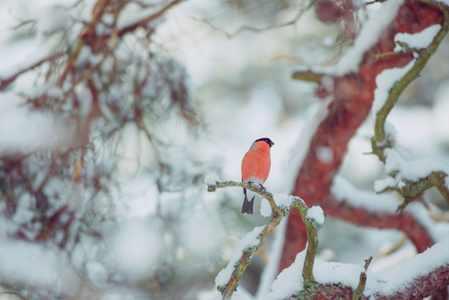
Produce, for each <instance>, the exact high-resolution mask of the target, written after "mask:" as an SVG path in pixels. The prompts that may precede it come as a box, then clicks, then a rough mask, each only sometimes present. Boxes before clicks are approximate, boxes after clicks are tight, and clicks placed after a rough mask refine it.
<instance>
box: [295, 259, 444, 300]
mask: <svg viewBox="0 0 449 300" xmlns="http://www.w3.org/2000/svg"><path fill="white" fill-rule="evenodd" d="M368 277H369V273H368ZM448 284H449V265H446V266H442V267H439V268H436V269H435V270H432V271H431V272H429V273H428V274H425V275H423V276H421V277H419V278H416V279H415V280H414V281H413V284H411V285H409V286H407V288H406V290H405V291H403V292H396V293H393V294H391V295H388V296H386V295H382V294H380V293H379V292H378V293H374V295H373V296H372V297H367V296H364V295H362V296H361V297H360V299H361V300H368V299H370V300H371V299H376V300H402V299H424V298H425V297H428V296H430V295H434V294H435V293H436V292H437V291H440V290H442V289H443V288H444V287H446V286H447V285H448ZM353 292H354V291H353V290H352V289H351V288H350V287H347V286H343V285H341V284H337V283H333V284H323V285H318V286H315V289H314V291H313V293H311V294H310V295H305V299H310V300H327V299H345V300H352V299H353V298H352V297H353ZM446 295H447V294H446ZM288 299H290V300H294V299H304V298H300V297H299V296H297V295H292V296H291V297H290V298H288ZM442 299H443V298H442ZM444 299H446V298H444Z"/></svg>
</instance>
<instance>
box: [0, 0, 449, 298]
mask: <svg viewBox="0 0 449 300" xmlns="http://www.w3.org/2000/svg"><path fill="white" fill-rule="evenodd" d="M103 2H105V1H103ZM106 2H107V1H106ZM99 3H100V4H101V1H93V0H86V1H75V0H64V1H60V0H59V1H56V0H45V1H26V0H16V1H14V2H13V1H0V20H1V21H0V44H1V46H0V82H1V84H2V85H1V93H0V199H1V202H0V211H1V213H0V214H1V222H0V239H2V242H0V262H1V263H0V282H1V284H0V285H1V286H2V287H3V289H4V291H5V294H4V295H0V299H13V298H14V297H16V298H26V299H61V298H64V297H66V298H72V297H75V296H74V295H76V297H78V298H80V299H82V298H85V299H87V298H89V297H92V296H91V295H95V298H98V299H146V298H150V299H213V298H216V297H217V296H218V295H219V294H218V292H217V291H216V289H215V285H214V278H215V276H216V274H217V273H218V272H219V271H220V270H221V269H222V268H223V267H224V266H226V263H227V261H228V260H229V259H230V257H231V255H232V253H233V249H234V246H235V244H236V242H238V241H239V239H240V238H241V237H242V236H244V235H245V234H246V233H247V232H248V231H250V230H252V228H253V227H254V226H260V225H264V224H266V223H267V222H268V218H264V217H262V216H261V215H260V214H259V212H258V207H259V206H260V201H261V199H258V200H257V201H256V206H255V214H254V215H241V214H240V208H241V205H242V200H243V193H242V191H241V189H237V188H227V189H223V190H219V191H217V192H215V193H208V192H207V188H206V185H205V183H204V177H205V175H207V174H210V173H215V174H218V175H219V176H220V178H221V179H223V180H235V181H238V180H239V179H240V178H241V177H240V176H241V173H240V163H241V159H242V157H243V155H244V154H245V152H246V151H247V150H248V148H249V147H250V146H251V143H252V142H253V141H254V140H256V139H258V138H261V137H269V138H270V139H271V140H273V142H274V143H275V145H274V146H273V147H272V150H271V156H272V167H271V172H270V176H269V178H268V180H267V182H266V184H265V186H266V187H267V188H268V189H269V190H270V191H272V192H280V193H286V194H288V193H290V192H291V189H292V187H293V181H294V180H295V176H296V173H297V172H298V168H299V164H300V161H301V155H302V154H301V153H303V152H304V149H303V148H304V147H305V146H307V144H306V142H305V140H306V139H304V136H310V134H312V132H310V127H308V126H307V125H308V124H309V123H310V122H313V117H314V116H315V115H314V112H315V111H316V109H317V107H318V106H319V104H320V103H321V102H322V101H323V100H321V99H319V98H317V97H316V96H315V93H316V85H315V84H313V83H307V82H301V81H295V80H293V79H292V78H291V75H292V73H293V72H294V71H295V70H296V69H297V68H298V67H308V66H317V65H320V66H324V65H330V64H333V63H335V62H336V61H338V58H339V57H340V56H341V55H342V53H344V52H345V50H346V49H348V48H349V47H351V44H352V42H353V39H354V38H355V36H356V35H357V32H358V31H359V30H360V28H361V27H362V26H363V24H364V22H365V21H366V20H367V19H368V18H369V17H370V15H371V13H372V12H374V11H376V9H378V7H379V6H378V4H372V5H365V4H366V3H365V2H364V1H353V2H351V1H334V2H327V1H321V4H320V2H317V1H289V0H283V1H268V0H251V1H239V0H228V1H226V0H217V1H200V0H193V1H181V3H179V4H177V5H174V6H172V7H170V8H169V9H167V10H166V11H164V13H163V14H161V16H158V17H155V18H153V19H151V21H150V22H146V23H145V24H144V25H142V24H140V25H139V26H140V27H139V26H137V27H136V29H135V30H134V29H133V30H130V29H129V28H130V27H127V26H129V25H130V24H131V25H132V24H135V23H137V22H138V21H139V20H140V19H142V18H145V17H147V16H150V15H152V14H155V12H158V11H161V7H163V6H164V5H167V4H168V3H169V2H164V1H110V2H109V4H108V5H109V6H107V9H109V10H107V9H106V12H105V13H104V14H103V15H102V18H101V20H100V21H99V22H98V23H97V24H96V27H95V28H94V29H93V31H92V32H95V39H94V40H93V41H92V40H89V39H88V36H89V31H87V30H86V29H85V28H86V27H84V26H85V24H88V23H89V22H90V21H91V20H92V18H93V13H92V12H93V11H94V12H95V8H97V7H100V4H99ZM118 12H119V13H118ZM122 29H123V31H120V30H122ZM128 29H129V31H126V30H128ZM83 30H86V32H87V33H86V34H85V35H82V33H83V32H84V31H83ZM90 30H92V29H90ZM121 34H122V35H121ZM80 36H83V37H85V39H84V41H83V43H80V42H79V41H80V39H79V37H80ZM100 37H103V38H104V40H107V42H105V43H104V44H101V43H102V39H101V38H100ZM448 47H449V43H448V39H447V38H445V40H444V41H443V43H442V44H441V46H440V48H439V50H438V51H437V52H436V54H435V55H434V56H433V57H432V58H431V60H430V61H429V63H428V65H427V66H426V68H425V69H424V72H423V73H422V74H421V75H422V76H421V77H420V78H418V79H417V80H415V81H414V82H413V83H412V84H411V85H410V86H409V87H408V88H407V89H406V90H405V92H404V93H403V94H402V96H401V98H400V103H398V105H397V106H396V107H395V108H394V109H393V111H392V113H391V115H390V116H389V118H388V119H389V121H390V122H391V123H392V124H393V125H394V126H395V128H396V131H397V145H398V148H399V149H401V150H402V154H403V155H404V157H406V158H407V159H421V158H434V159H440V160H442V161H448V154H449V130H448V128H449V118H447V114H448V112H449V76H448V75H449V74H448V73H449V68H447V66H448V63H449V62H448V60H449V57H448V56H447V55H446V53H447V52H448V51H449V49H448ZM78 48H79V49H80V50H79V52H77V51H78V50H76V49H78ZM58 53H63V54H61V55H59V54H58ZM73 53H77V55H76V56H75V55H72V56H71V54H73ZM52 55H56V56H55V57H54V58H52V59H48V57H49V56H52ZM44 59H45V60H46V62H45V63H40V62H41V60H44ZM68 61H71V62H73V65H72V67H71V68H67V65H68V64H67V62H68ZM35 64H36V67H34V66H35ZM30 66H33V68H30ZM22 70H23V72H22ZM65 70H68V71H67V72H68V74H65V73H64V72H65ZM15 74H18V75H17V76H15ZM64 74H65V75H64ZM6 79H11V82H7V80H6ZM311 118H312V119H311ZM372 134H373V129H372V120H370V119H368V120H366V122H365V124H364V125H363V126H362V127H361V128H360V129H359V131H358V132H357V134H356V136H354V138H353V139H352V141H351V142H350V144H349V149H348V153H347V155H346V158H345V161H344V163H343V166H342V169H341V170H340V174H341V175H342V176H343V177H345V178H347V179H349V180H350V181H351V182H352V183H353V184H354V185H355V186H356V187H358V188H360V189H363V190H369V191H372V190H373V183H374V181H375V180H377V179H379V178H382V177H383V176H385V171H384V169H383V165H382V164H381V163H380V162H379V161H378V159H377V157H375V156H370V155H365V154H364V153H368V152H370V151H371V146H370V138H371V136H372ZM424 199H425V201H426V202H428V203H431V205H435V206H439V207H440V208H443V209H445V210H447V205H446V204H445V203H444V201H443V199H442V197H441V196H440V195H439V194H438V192H436V191H433V190H429V191H428V192H426V193H425V195H424ZM262 201H264V200H262ZM436 217H438V218H442V219H447V216H445V215H438V216H436ZM280 227H281V228H279V230H278V231H277V232H276V234H275V236H274V237H270V239H269V240H268V241H267V243H266V244H265V247H263V249H261V250H260V251H259V252H258V253H257V255H255V257H253V259H252V264H251V265H250V267H249V268H248V271H247V272H246V273H245V275H244V276H243V279H242V282H241V285H240V288H239V294H238V295H236V298H237V299H239V298H241V299H252V296H253V295H256V293H257V291H258V288H259V286H260V282H261V274H262V273H263V270H264V269H266V266H267V265H269V264H270V263H273V264H274V265H275V264H276V260H277V259H278V256H279V251H280V249H279V247H280V245H282V232H283V231H282V230H283V229H282V225H281V226H280ZM342 233H344V235H342ZM319 238H320V248H319V251H320V255H321V256H322V258H323V259H328V260H334V261H340V262H348V263H357V264H362V265H363V264H364V259H366V258H368V257H369V256H370V255H372V256H374V257H375V261H374V263H373V265H372V267H373V268H376V267H377V268H382V267H386V266H388V265H389V264H390V263H391V262H390V261H388V260H382V256H384V255H385V253H388V251H389V250H391V249H392V248H394V246H395V245H398V243H399V246H400V252H398V253H399V254H398V255H397V257H395V258H394V259H392V261H393V262H397V261H399V260H401V259H405V258H407V257H410V256H412V255H414V254H415V252H414V251H415V250H414V247H413V246H412V245H411V244H409V242H407V241H405V242H404V244H402V240H403V234H402V233H399V232H396V231H388V230H382V231H381V230H375V229H365V228H359V227H355V226H353V225H350V224H347V223H345V222H342V221H338V220H334V219H332V218H330V217H328V218H327V219H326V222H325V225H324V228H323V229H321V231H320V234H319ZM274 241H277V242H274ZM376 263H377V265H376ZM65 266H69V267H67V268H69V269H70V270H71V271H70V272H72V271H73V272H72V273H70V272H69V271H67V270H66V271H65V272H64V274H63V275H61V272H63V270H64V269H65V268H66V267H65ZM67 273H70V274H67ZM272 273H273V272H272ZM12 274H14V275H12ZM271 276H275V274H272V275H271ZM68 283H70V284H68ZM263 284H264V285H268V287H267V286H265V287H264V288H263V289H265V291H266V289H267V288H269V285H270V284H271V282H270V279H268V280H267V281H266V282H264V283H263ZM77 285H79V286H81V287H83V288H80V289H79V290H76V289H75V290H74V291H73V286H77ZM68 286H72V290H71V289H70V288H69V287H68ZM86 287H88V288H86ZM263 289H262V290H263ZM261 293H262V292H259V294H258V295H259V296H261ZM86 295H90V296H86ZM2 297H3V298H2Z"/></svg>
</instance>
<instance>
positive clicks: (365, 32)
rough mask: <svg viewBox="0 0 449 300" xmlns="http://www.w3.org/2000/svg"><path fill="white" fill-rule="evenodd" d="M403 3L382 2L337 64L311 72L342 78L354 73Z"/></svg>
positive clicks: (401, 1)
mask: <svg viewBox="0 0 449 300" xmlns="http://www.w3.org/2000/svg"><path fill="white" fill-rule="evenodd" d="M403 3H404V0H391V1H386V2H383V3H382V5H381V6H380V8H379V9H378V10H377V11H376V12H374V13H373V15H372V16H371V17H370V19H369V20H368V21H367V22H366V23H365V24H364V25H363V27H362V29H361V30H360V33H359V35H358V36H357V38H356V39H355V41H354V45H353V46H352V47H351V48H350V49H348V51H346V53H345V54H344V55H343V57H342V58H341V59H340V60H339V61H338V63H337V64H335V65H332V66H329V67H313V68H311V70H312V71H313V72H315V73H317V74H320V73H323V74H328V75H333V76H344V75H346V74H348V73H351V72H356V71H357V69H358V67H359V65H360V63H361V62H362V58H363V55H364V54H365V52H366V51H367V50H368V49H369V48H371V47H372V46H373V45H374V44H375V43H376V42H377V41H378V39H379V36H380V34H381V33H382V32H383V31H384V30H385V29H386V28H387V26H388V25H390V24H391V22H392V21H393V19H394V18H395V17H396V14H397V11H398V10H399V7H400V6H401V5H402V4H403ZM300 71H304V69H300Z"/></svg>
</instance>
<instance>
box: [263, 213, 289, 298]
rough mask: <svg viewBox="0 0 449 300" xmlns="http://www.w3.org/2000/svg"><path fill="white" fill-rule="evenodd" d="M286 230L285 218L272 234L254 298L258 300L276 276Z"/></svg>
mask: <svg viewBox="0 0 449 300" xmlns="http://www.w3.org/2000/svg"><path fill="white" fill-rule="evenodd" d="M286 228H287V218H284V219H283V220H282V221H281V223H279V225H278V227H277V229H276V231H275V232H274V241H273V243H272V244H271V247H270V251H269V253H270V257H269V260H268V263H267V264H266V265H265V268H264V269H263V272H262V275H261V276H260V284H259V287H258V289H257V294H256V297H255V298H256V299H258V300H260V299H263V297H264V296H265V295H266V294H267V293H268V292H269V291H270V288H271V284H272V283H273V281H274V279H275V278H276V276H277V274H278V268H279V260H280V259H281V255H282V248H283V246H284V240H285V231H286Z"/></svg>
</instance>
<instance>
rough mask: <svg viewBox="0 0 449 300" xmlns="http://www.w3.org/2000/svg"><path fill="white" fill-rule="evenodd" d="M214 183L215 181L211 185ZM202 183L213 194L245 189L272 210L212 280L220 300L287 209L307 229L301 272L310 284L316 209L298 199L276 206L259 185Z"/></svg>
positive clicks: (319, 219) (319, 214)
mask: <svg viewBox="0 0 449 300" xmlns="http://www.w3.org/2000/svg"><path fill="white" fill-rule="evenodd" d="M215 179H216V180H217V181H215ZM215 179H214V180H211V179H210V178H208V179H207V180H206V183H207V190H208V191H209V192H214V191H215V190H216V189H217V188H225V187H242V188H246V189H249V190H251V191H253V192H255V193H257V194H259V195H261V196H262V197H264V198H265V199H267V201H269V203H270V205H271V207H272V219H271V220H270V221H269V222H268V224H267V225H266V226H265V227H256V228H254V230H253V231H252V232H250V233H248V234H247V235H246V236H245V237H244V238H243V239H242V240H241V241H240V242H239V244H238V245H237V247H236V249H235V252H234V255H233V256H232V258H231V260H230V261H229V263H228V265H227V267H226V268H225V269H223V270H222V271H221V272H220V273H219V274H218V276H217V278H216V279H215V283H216V286H217V289H218V290H219V291H220V292H221V293H222V295H223V299H230V297H231V296H232V294H233V293H234V291H235V290H236V289H237V284H238V282H239V280H240V278H241V277H242V275H243V272H244V271H245V269H246V267H247V266H248V265H249V263H250V260H251V257H252V255H253V254H254V252H256V251H257V250H258V249H259V248H260V247H261V246H262V245H263V243H264V241H265V240H266V238H267V237H268V236H269V235H270V234H271V233H272V232H273V231H274V229H275V228H276V227H277V226H278V225H279V223H280V222H281V221H282V219H283V218H284V217H285V216H287V215H288V212H289V210H290V209H291V208H296V209H297V210H298V212H299V213H300V214H301V217H302V220H303V222H304V224H305V225H306V227H307V238H308V241H309V243H308V247H307V254H306V256H305V259H304V265H303V269H302V277H303V279H304V280H305V281H307V282H313V281H314V277H313V265H314V261H315V256H316V251H317V248H318V236H317V231H318V229H319V228H321V227H322V226H323V222H324V215H323V211H322V209H321V208H320V207H317V206H314V207H311V208H307V206H306V205H305V203H304V201H303V200H302V199H301V198H299V197H293V196H290V197H288V198H287V200H286V201H282V204H279V205H277V204H276V201H275V199H274V198H273V195H272V194H271V193H270V192H269V191H267V190H266V189H265V187H263V186H262V185H256V184H253V183H251V182H235V181H218V180H219V179H218V178H215Z"/></svg>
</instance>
